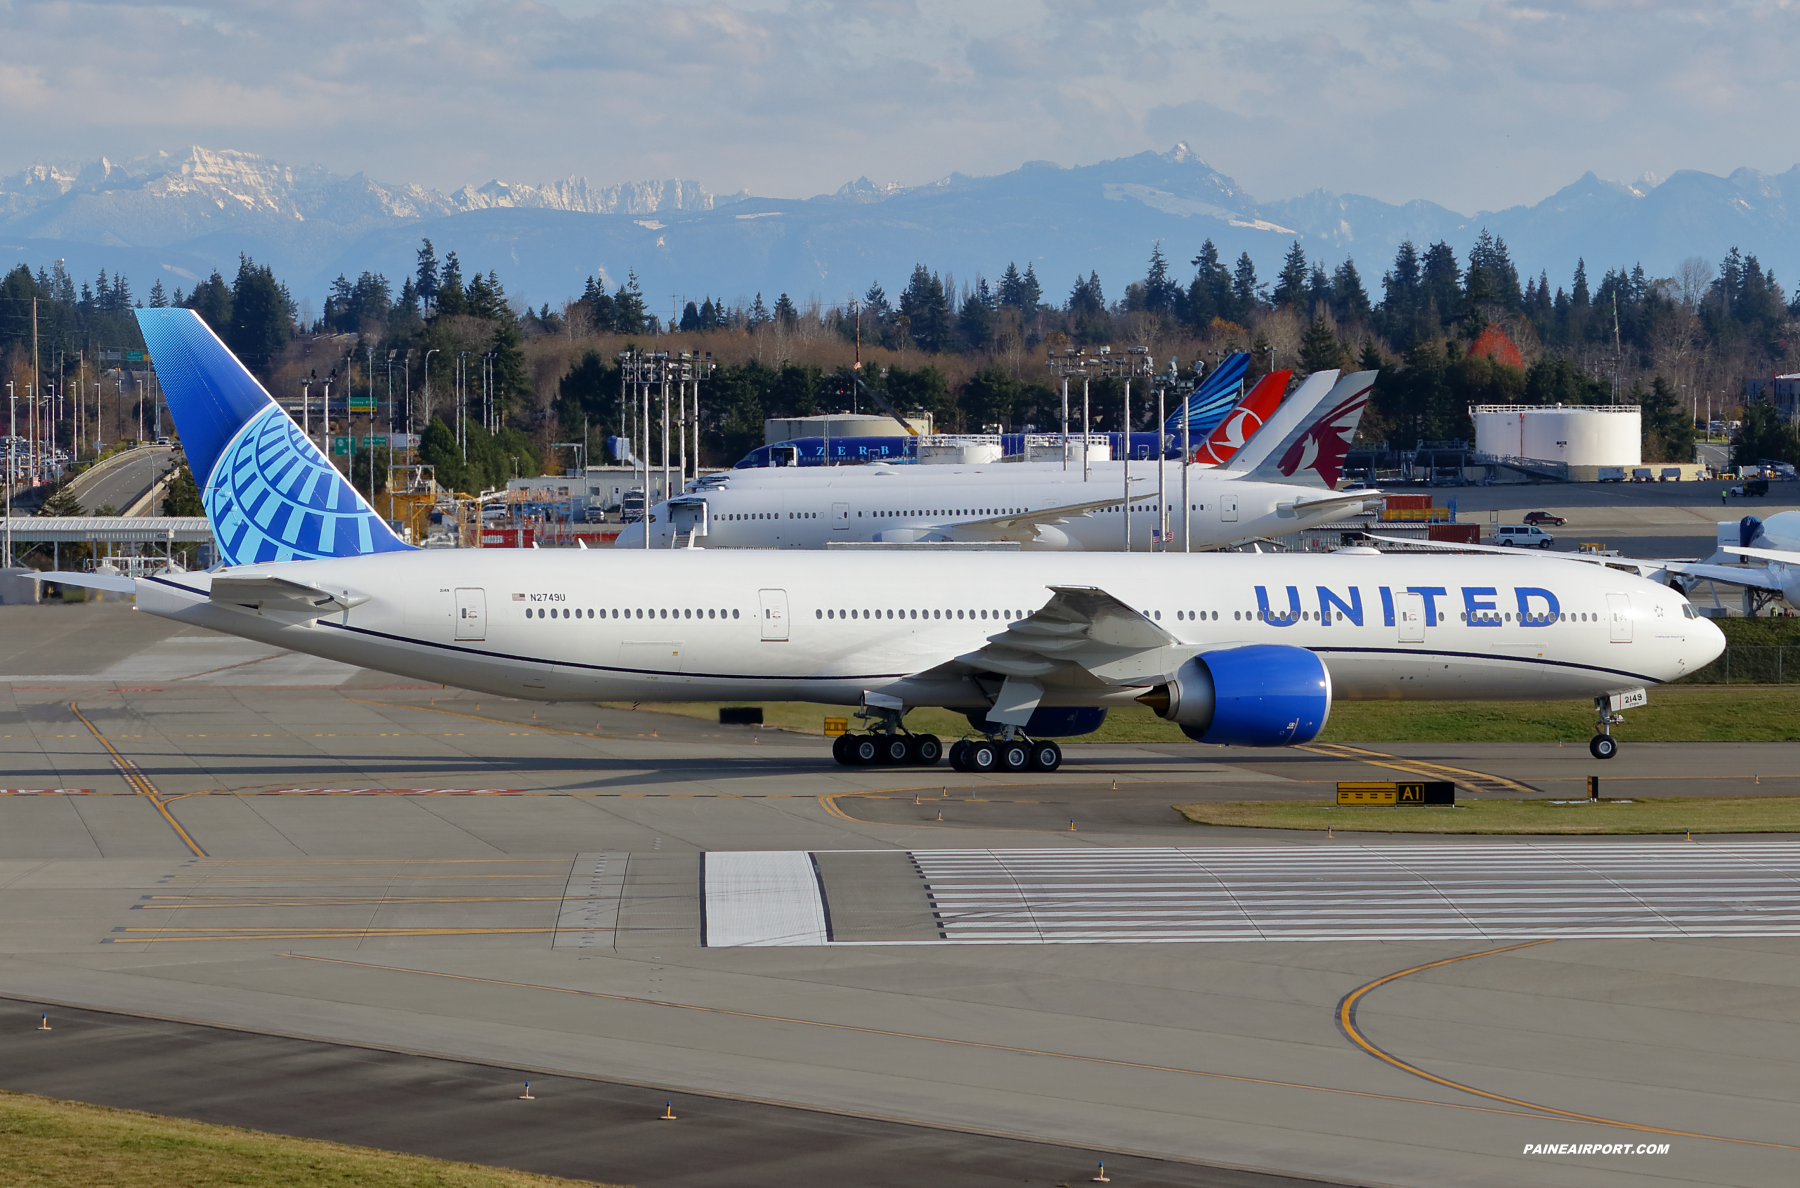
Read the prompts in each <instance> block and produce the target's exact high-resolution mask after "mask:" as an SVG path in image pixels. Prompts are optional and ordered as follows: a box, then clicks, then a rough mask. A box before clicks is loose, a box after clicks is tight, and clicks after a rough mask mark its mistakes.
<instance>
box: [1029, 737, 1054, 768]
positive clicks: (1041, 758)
mask: <svg viewBox="0 0 1800 1188" xmlns="http://www.w3.org/2000/svg"><path fill="white" fill-rule="evenodd" d="M1061 766H1062V748H1061V747H1059V746H1057V745H1056V744H1055V743H1053V742H1035V743H1032V744H1031V770H1033V771H1055V770H1056V769H1057V768H1059V767H1061Z"/></svg>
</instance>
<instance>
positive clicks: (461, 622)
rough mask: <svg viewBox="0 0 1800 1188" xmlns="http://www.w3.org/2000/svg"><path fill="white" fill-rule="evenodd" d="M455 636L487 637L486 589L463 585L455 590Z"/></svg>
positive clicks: (463, 637)
mask: <svg viewBox="0 0 1800 1188" xmlns="http://www.w3.org/2000/svg"><path fill="white" fill-rule="evenodd" d="M456 638H458V639H486V638H487V591H486V590H483V589H480V588H479V587H471V586H463V587H461V588H459V589H458V590H457V591H456Z"/></svg>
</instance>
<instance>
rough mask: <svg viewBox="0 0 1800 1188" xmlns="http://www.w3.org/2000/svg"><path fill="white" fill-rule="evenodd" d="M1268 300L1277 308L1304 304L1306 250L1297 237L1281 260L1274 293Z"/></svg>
mask: <svg viewBox="0 0 1800 1188" xmlns="http://www.w3.org/2000/svg"><path fill="white" fill-rule="evenodd" d="M1270 300H1271V301H1273V302H1274V303H1275V306H1276V308H1278V309H1279V308H1280V307H1281V306H1284V305H1291V306H1293V307H1294V308H1295V309H1299V308H1301V307H1302V306H1304V305H1305V304H1306V251H1305V249H1303V248H1302V247H1301V246H1300V241H1299V240H1298V239H1296V240H1295V241H1294V246H1293V247H1291V248H1289V249H1288V254H1287V255H1286V257H1284V258H1283V259H1282V261H1281V274H1280V275H1279V276H1277V277H1276V278H1275V293H1274V295H1273V296H1272V297H1271V298H1270Z"/></svg>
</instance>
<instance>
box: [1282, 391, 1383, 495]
mask: <svg viewBox="0 0 1800 1188" xmlns="http://www.w3.org/2000/svg"><path fill="white" fill-rule="evenodd" d="M1373 388H1374V385H1373V384H1370V385H1369V386H1368V387H1365V388H1362V389H1359V390H1358V391H1356V392H1353V393H1351V394H1350V395H1349V396H1346V397H1345V398H1344V399H1343V400H1341V401H1339V402H1338V403H1337V404H1336V405H1334V406H1333V407H1332V408H1330V409H1328V410H1326V412H1325V413H1324V415H1322V416H1320V417H1319V419H1318V420H1316V421H1314V422H1313V423H1312V424H1311V425H1309V426H1308V427H1307V429H1306V432H1304V433H1302V434H1301V435H1300V436H1299V437H1298V438H1296V439H1295V440H1294V443H1293V444H1292V445H1290V446H1288V448H1287V452H1286V453H1284V454H1282V455H1281V458H1280V460H1279V461H1277V462H1276V463H1275V468H1276V469H1277V470H1279V471H1280V472H1281V473H1282V474H1283V475H1285V476H1286V477H1288V478H1293V477H1294V476H1295V475H1296V474H1298V473H1299V472H1300V471H1302V470H1310V471H1312V472H1313V473H1314V474H1316V475H1318V476H1319V479H1320V480H1321V481H1322V482H1323V483H1324V484H1325V485H1326V486H1327V487H1334V486H1336V485H1337V480H1338V476H1339V475H1341V474H1342V473H1343V472H1344V455H1345V454H1347V453H1349V452H1350V439H1351V438H1353V437H1355V436H1356V424H1357V421H1358V420H1360V419H1361V417H1362V410H1363V406H1364V405H1366V404H1368V403H1369V393H1370V391H1372V390H1373Z"/></svg>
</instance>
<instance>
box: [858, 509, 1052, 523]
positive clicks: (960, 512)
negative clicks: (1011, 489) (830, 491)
mask: <svg viewBox="0 0 1800 1188" xmlns="http://www.w3.org/2000/svg"><path fill="white" fill-rule="evenodd" d="M1024 510H1025V509H1024V508H1022V507H958V508H942V507H934V508H928V509H926V510H924V511H893V510H888V511H872V512H868V513H866V514H867V515H868V516H869V518H870V519H873V520H892V519H896V518H898V517H900V516H1014V515H1018V514H1020V513H1021V512H1023V511H1024ZM864 514H865V513H863V512H857V513H856V516H857V519H861V518H862V517H863V515H864Z"/></svg>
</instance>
